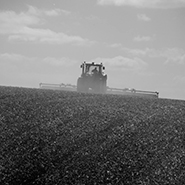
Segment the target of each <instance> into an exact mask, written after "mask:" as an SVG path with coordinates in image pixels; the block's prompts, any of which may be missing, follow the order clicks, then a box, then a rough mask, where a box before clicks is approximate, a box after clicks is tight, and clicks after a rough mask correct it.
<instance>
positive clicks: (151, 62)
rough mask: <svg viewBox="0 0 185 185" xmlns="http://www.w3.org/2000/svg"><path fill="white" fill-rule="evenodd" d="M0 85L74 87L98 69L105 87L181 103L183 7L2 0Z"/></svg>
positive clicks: (153, 1) (183, 0)
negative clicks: (88, 68) (86, 65)
mask: <svg viewBox="0 0 185 185" xmlns="http://www.w3.org/2000/svg"><path fill="white" fill-rule="evenodd" d="M0 48H1V49H0V85H6V86H22V87H39V83H40V82H48V83H71V84H76V81H77V78H78V77H79V76H80V73H81V71H80V68H79V66H80V64H81V62H83V61H87V62H92V61H94V62H97V63H99V62H103V64H104V65H105V68H106V70H105V72H106V74H107V75H108V86H110V87H118V88H126V87H127V88H135V89H139V90H151V91H159V93H160V97H161V98H172V99H184V100H185V0H39V1H38V0H0Z"/></svg>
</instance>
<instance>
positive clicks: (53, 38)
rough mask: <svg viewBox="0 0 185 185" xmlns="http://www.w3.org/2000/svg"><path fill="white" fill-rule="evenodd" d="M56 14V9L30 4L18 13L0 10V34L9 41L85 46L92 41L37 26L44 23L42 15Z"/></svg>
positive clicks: (57, 11)
mask: <svg viewBox="0 0 185 185" xmlns="http://www.w3.org/2000/svg"><path fill="white" fill-rule="evenodd" d="M66 13H67V12H66ZM58 14H59V10H58V9H55V10H51V11H45V10H39V9H38V8H35V7H32V6H29V9H28V11H27V12H21V13H19V14H18V13H15V12H13V11H4V12H0V34H2V35H7V36H8V39H9V41H15V40H22V41H34V42H40V43H50V44H67V43H71V44H74V45H85V46H87V45H91V44H93V43H94V42H93V41H89V40H88V39H84V38H82V37H80V36H76V35H68V34H65V33H63V32H55V31H52V30H50V29H42V28H39V26H41V25H42V24H44V23H45V20H44V19H43V17H44V16H43V15H48V16H56V15H58ZM33 26H34V27H33Z"/></svg>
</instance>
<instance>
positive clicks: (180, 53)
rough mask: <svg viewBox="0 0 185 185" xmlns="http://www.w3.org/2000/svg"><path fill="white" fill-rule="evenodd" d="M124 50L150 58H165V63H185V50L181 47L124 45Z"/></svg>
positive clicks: (133, 54) (132, 54)
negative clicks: (135, 46)
mask: <svg viewBox="0 0 185 185" xmlns="http://www.w3.org/2000/svg"><path fill="white" fill-rule="evenodd" d="M122 51H123V52H125V53H126V54H130V55H131V56H140V57H150V58H165V62H164V64H180V65H183V64H185V51H184V50H183V49H180V48H163V49H154V48H145V49H131V48H124V47H122Z"/></svg>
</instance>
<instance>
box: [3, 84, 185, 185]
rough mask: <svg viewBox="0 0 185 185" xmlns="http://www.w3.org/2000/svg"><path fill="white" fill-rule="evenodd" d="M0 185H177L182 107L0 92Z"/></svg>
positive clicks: (184, 137) (184, 147)
mask: <svg viewBox="0 0 185 185" xmlns="http://www.w3.org/2000/svg"><path fill="white" fill-rule="evenodd" d="M0 144H1V146H0V184H2V185H4V184H6V185H14V184H19V185H22V184H26V185H27V184H30V185H31V184H34V185H37V184H38V185H42V184H44V185H45V184H46V185H50V184H51V185H54V184H59V185H65V184H73V185H75V184H78V185H83V184H84V185H85V184H94V185H95V184H97V185H99V184H109V185H111V184H113V185H114V184H122V185H183V184H184V183H185V101H180V100H170V99H152V98H142V97H131V96H121V95H97V94H80V93H76V92H65V91H54V90H42V89H27V88H16V87H0Z"/></svg>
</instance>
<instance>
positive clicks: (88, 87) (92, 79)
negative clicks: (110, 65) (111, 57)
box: [77, 62, 107, 94]
mask: <svg viewBox="0 0 185 185" xmlns="http://www.w3.org/2000/svg"><path fill="white" fill-rule="evenodd" d="M80 67H81V68H82V73H81V76H80V77H79V78H78V80H77V92H85V93H87V92H92V93H101V94H105V93H106V90H107V89H106V88H107V75H105V74H104V72H103V70H104V69H105V67H104V66H103V64H102V63H100V64H95V63H94V62H92V63H86V62H83V63H82V64H81V65H80Z"/></svg>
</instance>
